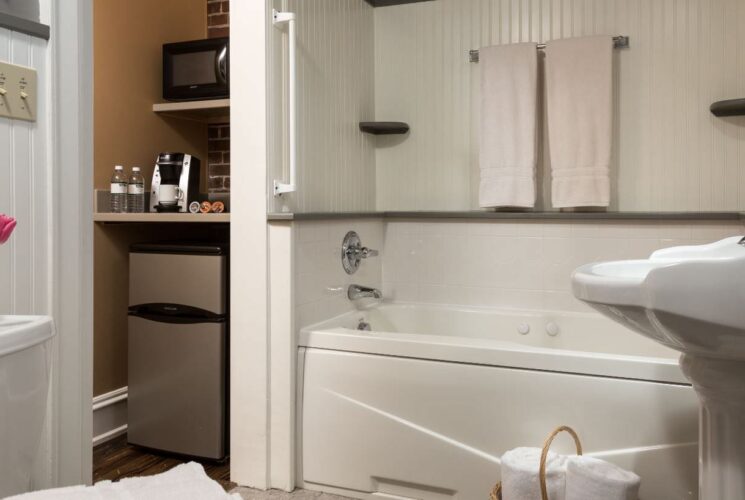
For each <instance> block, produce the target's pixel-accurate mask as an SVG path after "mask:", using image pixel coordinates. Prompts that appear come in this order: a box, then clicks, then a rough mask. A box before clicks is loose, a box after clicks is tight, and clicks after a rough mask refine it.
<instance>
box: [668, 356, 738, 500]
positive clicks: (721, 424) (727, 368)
mask: <svg viewBox="0 0 745 500" xmlns="http://www.w3.org/2000/svg"><path fill="white" fill-rule="evenodd" d="M680 366H681V368H682V369H683V373H684V374H685V376H686V377H687V378H688V379H689V380H690V381H691V383H692V384H693V388H694V389H695V390H696V393H697V394H698V397H699V400H700V402H701V421H700V424H699V500H723V499H730V498H731V499H735V498H745V383H743V380H745V361H731V360H723V359H715V358H707V357H702V356H696V355H691V354H683V355H682V356H681V357H680Z"/></svg>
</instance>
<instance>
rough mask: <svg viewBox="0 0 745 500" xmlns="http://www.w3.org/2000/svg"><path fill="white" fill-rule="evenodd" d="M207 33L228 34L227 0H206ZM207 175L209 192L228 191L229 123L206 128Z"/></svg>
mask: <svg viewBox="0 0 745 500" xmlns="http://www.w3.org/2000/svg"><path fill="white" fill-rule="evenodd" d="M207 34H208V35H209V37H210V38H219V37H224V36H230V2H229V0H207ZM208 134H209V136H208V142H207V150H208V154H209V158H207V177H208V185H207V187H208V190H209V192H210V193H228V192H230V124H229V123H221V124H215V125H210V126H209V128H208Z"/></svg>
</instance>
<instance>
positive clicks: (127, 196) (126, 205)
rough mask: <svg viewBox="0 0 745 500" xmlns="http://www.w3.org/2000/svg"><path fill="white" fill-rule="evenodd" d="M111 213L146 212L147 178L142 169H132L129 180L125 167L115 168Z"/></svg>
mask: <svg viewBox="0 0 745 500" xmlns="http://www.w3.org/2000/svg"><path fill="white" fill-rule="evenodd" d="M111 211H112V212H114V213H124V212H130V213H143V212H144V211H145V178H144V177H142V174H141V173H140V167H133V168H132V175H130V176H129V178H127V176H126V174H125V173H124V167H123V166H121V165H117V166H115V167H114V175H113V176H112V177H111Z"/></svg>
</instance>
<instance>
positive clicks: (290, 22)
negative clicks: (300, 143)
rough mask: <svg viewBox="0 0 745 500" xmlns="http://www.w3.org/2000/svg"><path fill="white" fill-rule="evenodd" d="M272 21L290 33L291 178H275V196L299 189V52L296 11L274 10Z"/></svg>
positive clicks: (276, 26) (289, 136)
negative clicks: (285, 179) (285, 27)
mask: <svg viewBox="0 0 745 500" xmlns="http://www.w3.org/2000/svg"><path fill="white" fill-rule="evenodd" d="M272 23H273V24H274V27H275V28H278V29H281V26H282V25H283V24H285V23H287V35H288V54H287V56H288V59H289V69H288V73H289V74H288V80H289V82H288V86H289V92H288V94H289V96H288V99H287V100H288V107H289V108H290V109H289V119H288V122H289V123H288V142H289V143H290V180H289V182H287V183H285V182H282V181H280V180H277V179H275V180H274V196H282V195H283V194H285V193H294V192H295V191H297V69H296V58H295V53H296V52H297V37H296V28H295V13H293V12H279V11H278V10H276V9H274V10H273V11H272Z"/></svg>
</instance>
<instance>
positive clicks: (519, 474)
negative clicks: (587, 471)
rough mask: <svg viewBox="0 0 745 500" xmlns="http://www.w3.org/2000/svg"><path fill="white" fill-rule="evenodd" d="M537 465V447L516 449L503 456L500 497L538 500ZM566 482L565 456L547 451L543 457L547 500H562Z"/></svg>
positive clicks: (538, 460) (539, 454)
mask: <svg viewBox="0 0 745 500" xmlns="http://www.w3.org/2000/svg"><path fill="white" fill-rule="evenodd" d="M540 464H541V449H540V448H515V449H514V450H510V451H508V452H507V453H505V454H504V455H502V498H503V499H504V500H541V483H540V480H539V477H538V473H539V469H540ZM565 480H566V457H565V456H563V455H557V454H555V453H552V452H549V453H548V457H547V458H546V488H547V492H548V498H549V500H564V482H565Z"/></svg>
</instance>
